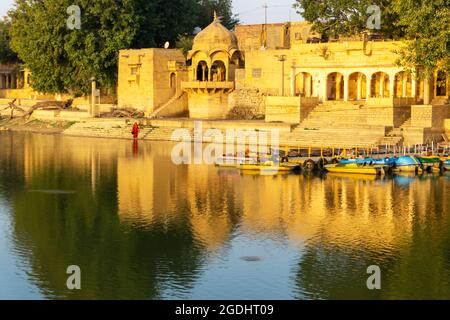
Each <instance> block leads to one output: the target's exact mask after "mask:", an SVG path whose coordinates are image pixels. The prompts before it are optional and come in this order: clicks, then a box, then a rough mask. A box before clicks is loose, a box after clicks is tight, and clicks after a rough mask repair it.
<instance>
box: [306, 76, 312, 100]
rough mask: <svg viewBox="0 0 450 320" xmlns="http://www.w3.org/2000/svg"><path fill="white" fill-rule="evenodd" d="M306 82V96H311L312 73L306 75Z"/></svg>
mask: <svg viewBox="0 0 450 320" xmlns="http://www.w3.org/2000/svg"><path fill="white" fill-rule="evenodd" d="M305 79H306V82H305V96H306V97H311V96H312V88H311V80H312V78H311V75H310V74H308V75H307V76H306V77H305Z"/></svg>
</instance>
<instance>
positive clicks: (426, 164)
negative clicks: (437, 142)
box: [418, 156, 442, 172]
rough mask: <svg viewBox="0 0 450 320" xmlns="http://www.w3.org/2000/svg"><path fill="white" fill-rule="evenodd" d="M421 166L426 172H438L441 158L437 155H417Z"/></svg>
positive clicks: (440, 166)
mask: <svg viewBox="0 0 450 320" xmlns="http://www.w3.org/2000/svg"><path fill="white" fill-rule="evenodd" d="M418 159H419V161H420V163H422V168H423V170H425V171H428V172H440V171H441V168H442V161H441V158H440V157H438V156H420V157H418Z"/></svg>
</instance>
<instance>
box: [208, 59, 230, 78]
mask: <svg viewBox="0 0 450 320" xmlns="http://www.w3.org/2000/svg"><path fill="white" fill-rule="evenodd" d="M226 72H227V69H226V67H225V64H224V63H223V62H222V61H215V62H214V63H213V65H212V66H211V81H214V82H221V81H226V79H227V73H226Z"/></svg>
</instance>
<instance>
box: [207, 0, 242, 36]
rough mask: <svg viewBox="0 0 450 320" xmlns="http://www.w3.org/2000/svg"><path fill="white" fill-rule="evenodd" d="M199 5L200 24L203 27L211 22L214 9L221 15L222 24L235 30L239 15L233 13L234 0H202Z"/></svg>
mask: <svg viewBox="0 0 450 320" xmlns="http://www.w3.org/2000/svg"><path fill="white" fill-rule="evenodd" d="M199 5H200V11H199V18H198V26H199V27H201V28H204V27H206V26H208V25H209V24H210V23H211V21H212V19H213V15H214V11H216V13H217V15H218V16H220V18H221V21H222V24H223V25H224V26H225V27H227V28H228V29H229V30H233V29H234V27H235V26H236V24H238V23H239V19H238V17H237V16H236V15H234V14H233V10H232V9H233V1H232V0H201V1H200V2H199Z"/></svg>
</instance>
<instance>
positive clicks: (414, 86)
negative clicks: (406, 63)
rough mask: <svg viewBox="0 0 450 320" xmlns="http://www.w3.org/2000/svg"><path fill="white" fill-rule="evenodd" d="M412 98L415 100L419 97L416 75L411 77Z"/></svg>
mask: <svg viewBox="0 0 450 320" xmlns="http://www.w3.org/2000/svg"><path fill="white" fill-rule="evenodd" d="M411 91H412V92H411V96H412V97H413V98H415V97H416V96H417V79H416V77H415V76H414V75H411Z"/></svg>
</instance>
